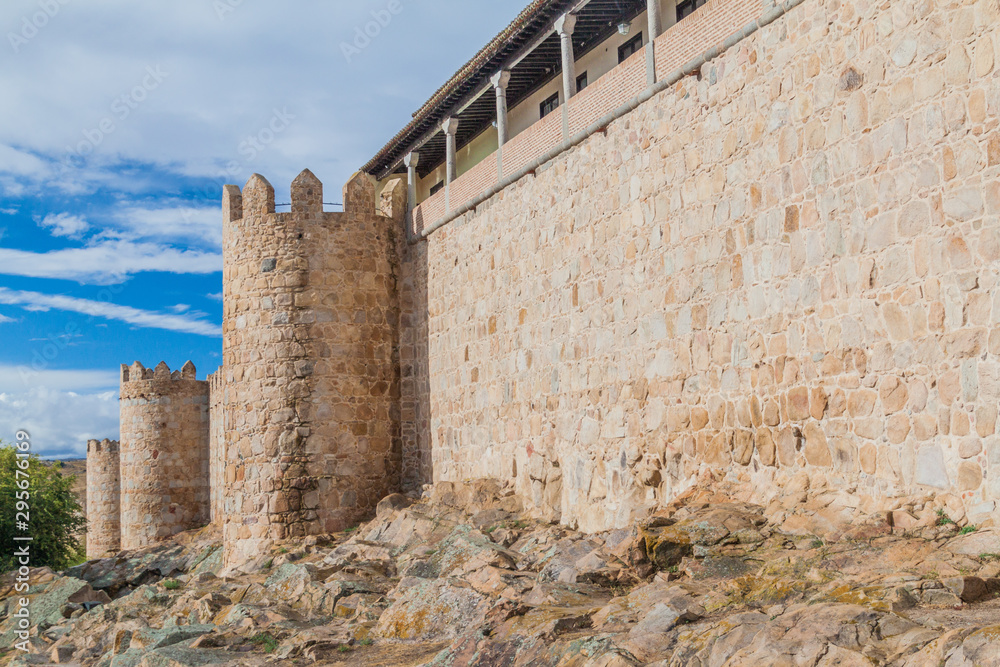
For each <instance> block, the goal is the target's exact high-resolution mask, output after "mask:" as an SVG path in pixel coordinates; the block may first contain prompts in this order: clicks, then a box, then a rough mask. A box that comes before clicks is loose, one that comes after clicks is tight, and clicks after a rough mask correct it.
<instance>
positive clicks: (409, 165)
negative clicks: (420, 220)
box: [403, 151, 420, 215]
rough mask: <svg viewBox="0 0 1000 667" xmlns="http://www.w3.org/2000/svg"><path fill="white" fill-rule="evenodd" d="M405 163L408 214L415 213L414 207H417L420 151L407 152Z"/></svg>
mask: <svg viewBox="0 0 1000 667" xmlns="http://www.w3.org/2000/svg"><path fill="white" fill-rule="evenodd" d="M403 164H405V165H406V214H407V215H413V209H415V208H416V207H417V165H418V164H420V153H417V152H416V151H413V152H412V153H407V154H406V157H405V158H403Z"/></svg>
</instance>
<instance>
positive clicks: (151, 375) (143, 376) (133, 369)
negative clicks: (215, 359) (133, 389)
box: [122, 361, 198, 384]
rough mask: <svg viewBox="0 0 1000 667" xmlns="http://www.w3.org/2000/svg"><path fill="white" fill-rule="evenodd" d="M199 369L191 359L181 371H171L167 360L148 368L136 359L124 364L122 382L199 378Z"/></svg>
mask: <svg viewBox="0 0 1000 667" xmlns="http://www.w3.org/2000/svg"><path fill="white" fill-rule="evenodd" d="M197 379H198V371H197V369H196V368H195V366H194V364H193V363H191V361H188V362H187V363H185V364H184V365H183V366H181V369H180V370H179V371H171V370H170V366H168V365H167V362H165V361H161V362H160V363H158V364H157V365H156V367H155V368H146V367H145V366H143V365H142V364H141V363H140V362H138V361H136V362H134V363H133V364H132V365H131V366H129V365H128V364H122V384H125V383H128V382H141V381H148V380H197Z"/></svg>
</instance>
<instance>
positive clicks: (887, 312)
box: [401, 0, 1000, 530]
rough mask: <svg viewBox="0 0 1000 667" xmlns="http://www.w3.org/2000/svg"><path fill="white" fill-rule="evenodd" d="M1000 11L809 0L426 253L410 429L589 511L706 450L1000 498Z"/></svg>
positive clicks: (886, 488)
mask: <svg viewBox="0 0 1000 667" xmlns="http://www.w3.org/2000/svg"><path fill="white" fill-rule="evenodd" d="M998 25H1000V9H998V3H997V2H995V0H983V1H979V2H948V1H945V2H924V1H906V0H904V1H902V2H892V3H867V2H854V1H851V0H847V1H845V0H807V1H806V2H805V3H803V4H802V5H800V6H799V7H797V8H795V9H793V10H791V12H790V13H789V14H787V15H786V16H784V17H783V18H781V19H779V20H778V21H776V22H775V23H773V24H771V25H770V26H767V27H766V28H764V29H762V30H760V31H758V32H756V33H755V34H753V35H752V36H751V37H749V38H747V39H745V40H743V41H742V42H740V43H738V44H737V45H736V46H734V47H732V48H730V49H728V50H727V51H726V52H725V53H724V54H723V55H721V56H720V57H718V58H716V59H714V60H713V61H711V62H710V63H708V64H706V65H705V66H704V67H703V68H702V70H701V72H700V75H699V76H697V77H693V76H692V77H688V78H686V79H684V80H682V81H680V82H679V83H678V84H677V85H676V86H675V87H673V88H672V89H670V90H667V91H664V92H663V93H661V94H659V95H657V96H655V97H654V98H653V99H652V100H650V101H649V102H647V103H645V104H643V105H641V106H640V107H639V108H637V109H636V110H635V111H634V112H632V113H631V114H629V115H628V116H626V117H625V118H623V119H621V120H619V121H617V122H615V123H613V124H611V125H610V126H609V127H608V128H607V131H606V133H598V134H595V135H594V136H593V137H591V138H590V139H588V140H587V141H586V142H584V143H583V144H581V145H580V146H578V147H577V148H575V149H573V150H572V151H570V152H568V153H565V154H563V155H562V156H560V157H558V158H557V159H555V160H553V161H551V162H549V163H548V164H547V165H545V166H544V168H542V169H540V170H539V171H538V172H537V173H536V174H534V175H533V176H528V177H526V178H524V179H522V180H521V181H519V182H518V183H516V184H514V185H513V186H511V187H509V188H507V189H506V190H505V191H504V192H502V193H500V194H499V195H498V196H496V197H494V198H493V199H491V200H490V201H488V202H486V203H484V204H483V205H482V206H480V207H479V208H478V210H477V211H475V212H472V213H469V214H466V215H464V216H463V217H462V218H460V219H458V220H456V221H454V222H452V223H451V224H449V225H447V226H445V227H444V228H442V229H441V230H440V231H438V232H437V233H435V234H433V235H432V236H430V238H429V240H428V241H427V242H426V243H421V244H419V245H417V246H413V247H412V248H410V249H408V251H407V254H406V255H405V260H406V265H405V266H404V267H403V269H402V276H403V280H402V281H401V282H402V285H403V288H404V293H403V294H402V296H401V300H402V303H403V304H404V311H403V313H402V317H403V320H404V322H407V323H408V325H407V327H405V328H404V332H403V336H404V339H405V338H406V337H407V336H408V335H410V334H409V333H408V332H412V331H418V332H419V331H426V332H427V334H426V341H427V346H428V347H427V350H426V353H425V354H424V356H422V353H421V352H420V351H419V349H418V348H417V347H414V350H416V351H412V350H411V353H410V354H409V356H406V355H404V367H408V368H410V369H411V370H412V371H413V372H415V373H416V374H417V377H416V378H415V380H414V382H413V385H414V388H412V390H407V391H406V392H404V402H405V401H407V400H410V401H414V402H416V403H417V404H419V405H420V409H421V410H422V414H423V415H429V419H427V420H426V421H423V422H422V421H421V420H419V419H415V418H414V420H413V421H409V422H407V423H406V424H404V430H406V431H408V432H410V433H412V436H411V437H409V438H408V440H407V444H406V447H407V450H408V451H412V452H413V454H412V455H413V456H414V457H416V458H420V457H421V456H423V455H425V454H426V453H427V452H428V451H430V452H431V453H432V457H433V471H434V477H435V479H437V480H458V479H462V478H471V477H481V476H489V477H496V478H499V479H503V480H509V481H511V482H512V483H513V484H514V485H515V486H516V487H517V488H518V489H519V490H520V491H521V492H522V493H523V494H525V495H526V496H527V497H528V498H530V499H532V500H533V502H534V504H535V506H536V508H537V509H538V512H539V513H541V514H543V515H546V516H549V517H552V518H560V519H561V520H562V521H563V522H564V523H567V524H570V525H576V526H579V527H581V528H583V529H586V530H599V529H604V528H608V527H612V526H624V525H625V524H626V521H627V520H628V519H629V517H630V515H631V514H632V513H633V512H635V511H636V510H638V509H641V508H642V507H644V506H645V505H647V504H655V503H658V502H662V501H664V500H666V499H669V498H670V497H671V495H673V494H675V493H676V492H677V491H678V490H680V489H683V488H684V487H685V486H686V485H688V484H690V483H691V480H692V479H693V478H694V475H696V473H698V472H699V471H700V470H702V469H703V468H704V467H706V466H707V467H713V468H719V469H724V470H728V471H730V472H731V473H732V474H733V475H734V476H737V477H740V478H742V479H745V480H746V481H747V483H749V484H753V485H754V488H755V489H759V490H760V494H761V496H762V497H763V496H766V495H767V493H768V492H770V491H773V490H775V489H777V488H779V487H780V486H781V485H782V484H785V483H786V482H787V481H788V480H789V479H790V478H791V477H792V476H793V475H795V474H796V473H798V472H799V471H805V472H806V473H808V474H809V475H822V476H826V477H827V478H829V479H830V480H831V481H832V482H834V483H836V484H840V485H841V486H842V488H844V489H854V490H855V492H856V494H857V498H858V502H859V503H860V504H863V505H867V506H872V507H874V506H875V505H877V504H879V503H881V502H883V501H884V499H886V498H888V497H890V496H892V495H894V494H900V493H910V492H924V491H926V492H929V493H935V494H947V495H949V496H950V497H951V498H952V499H953V500H955V501H956V502H957V503H958V504H959V505H964V507H965V509H966V510H967V511H968V513H969V515H970V517H971V519H972V520H973V521H974V522H975V521H980V522H982V521H989V520H991V517H996V507H997V505H996V503H997V501H998V500H1000V439H998V436H997V433H996V419H997V406H998V401H1000V296H998V295H1000V284H998V283H1000V129H998V128H1000V74H998V68H997V63H996V59H997V57H998V49H1000V35H998ZM416 338H419V336H417V337H415V338H414V337H412V336H411V339H413V341H414V343H415V345H417V346H418V345H419V341H417V340H416ZM421 384H422V385H423V386H424V387H426V392H423V393H422V390H421V389H420V388H419V387H420V386H421ZM410 417H413V415H412V414H411V415H410ZM800 479H801V478H800Z"/></svg>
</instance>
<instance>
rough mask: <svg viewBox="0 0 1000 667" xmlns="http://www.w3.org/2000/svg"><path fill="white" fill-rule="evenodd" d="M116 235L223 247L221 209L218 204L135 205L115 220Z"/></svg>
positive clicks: (125, 237) (136, 238)
mask: <svg viewBox="0 0 1000 667" xmlns="http://www.w3.org/2000/svg"><path fill="white" fill-rule="evenodd" d="M113 233H114V234H116V235H117V236H119V237H121V238H124V239H128V240H143V241H169V242H177V241H196V242H202V243H205V244H207V245H209V246H210V247H212V248H221V247H222V211H221V209H220V208H219V207H218V206H212V207H205V208H193V207H190V206H176V207H170V206H161V207H159V208H146V207H141V206H132V207H129V208H126V209H125V210H123V211H121V212H120V213H119V214H118V215H117V216H115V220H114V232H113Z"/></svg>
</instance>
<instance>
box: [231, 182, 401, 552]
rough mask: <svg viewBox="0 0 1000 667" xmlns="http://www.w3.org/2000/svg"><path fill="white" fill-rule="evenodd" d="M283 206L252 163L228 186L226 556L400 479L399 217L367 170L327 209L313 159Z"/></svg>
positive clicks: (318, 525)
mask: <svg viewBox="0 0 1000 667" xmlns="http://www.w3.org/2000/svg"><path fill="white" fill-rule="evenodd" d="M291 202H292V210H291V212H290V213H275V209H274V206H275V205H274V189H273V188H272V187H271V185H270V184H269V183H268V182H267V181H266V180H265V179H264V178H263V177H262V176H259V175H257V174H255V175H254V176H252V177H251V178H250V180H249V181H248V182H247V184H246V187H245V188H244V190H243V192H242V193H241V192H240V190H239V188H237V187H236V186H226V189H225V192H224V194H223V212H224V228H223V303H224V315H223V370H222V372H223V373H224V374H225V385H226V393H225V398H224V399H223V400H224V407H223V410H224V413H225V417H226V426H225V443H226V477H225V492H224V499H223V505H224V509H223V514H224V522H225V524H224V532H223V534H224V542H225V549H226V550H225V560H226V563H227V564H234V563H239V562H242V561H244V560H247V559H249V558H252V557H255V556H257V555H259V554H261V553H263V552H264V551H265V550H266V549H267V548H268V546H269V545H270V544H271V543H273V541H275V540H283V539H286V538H292V537H299V536H303V535H314V534H322V533H327V532H332V531H335V530H342V529H344V528H346V527H348V526H350V525H352V524H354V523H356V522H357V521H359V520H360V519H362V518H364V517H365V516H367V515H368V514H369V513H370V512H372V511H373V510H374V508H375V505H376V504H377V503H378V501H379V500H380V499H381V498H382V497H384V496H385V495H386V494H388V493H391V492H393V491H396V490H397V489H398V488H399V479H400V466H401V451H400V437H399V363H398V358H397V354H398V353H397V346H396V335H397V319H398V302H397V296H396V289H395V283H396V275H397V264H396V254H395V233H396V226H395V223H394V222H393V220H392V219H391V218H388V217H385V216H382V215H378V214H377V213H376V212H375V189H374V184H373V183H372V181H371V179H370V178H369V177H368V176H367V175H365V174H357V175H356V176H355V177H354V178H353V179H352V180H351V181H350V182H349V183H348V184H347V185H346V186H345V187H344V199H343V202H344V212H343V213H333V212H331V213H326V212H324V211H323V185H322V184H321V183H320V182H319V180H318V179H317V178H316V177H315V176H314V175H313V174H312V173H311V172H310V171H308V170H306V171H304V172H302V174H300V175H299V176H298V177H297V178H296V179H295V181H294V182H293V183H292V188H291Z"/></svg>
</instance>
